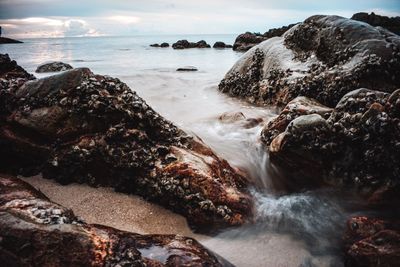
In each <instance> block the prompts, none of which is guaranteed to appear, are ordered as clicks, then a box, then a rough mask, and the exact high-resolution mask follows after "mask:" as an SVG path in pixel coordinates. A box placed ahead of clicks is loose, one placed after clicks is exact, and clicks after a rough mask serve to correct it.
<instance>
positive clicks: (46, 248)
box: [0, 175, 232, 267]
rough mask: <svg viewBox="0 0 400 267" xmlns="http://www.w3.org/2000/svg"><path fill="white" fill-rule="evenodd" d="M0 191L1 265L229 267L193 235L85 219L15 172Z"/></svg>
mask: <svg viewBox="0 0 400 267" xmlns="http://www.w3.org/2000/svg"><path fill="white" fill-rule="evenodd" d="M0 193H1V194H0V260H1V262H2V265H4V266H44V267H45V266H52V267H53V266H54V267H55V266H71V267H72V266H157V267H161V266H232V265H231V264H230V263H228V262H227V261H226V260H224V259H222V258H221V257H219V256H217V255H215V254H213V253H212V252H210V251H208V250H207V249H205V248H204V247H203V246H201V245H200V244H199V243H198V242H197V241H196V240H194V239H192V238H187V237H182V236H176V235H139V234H135V233H129V232H124V231H120V230H117V229H114V228H111V227H106V226H102V225H90V224H86V223H85V222H83V221H82V220H79V219H78V218H77V217H75V215H74V213H73V212H72V211H71V210H69V209H66V208H64V207H62V206H60V205H58V204H55V203H53V202H51V201H50V200H49V199H48V198H46V197H45V196H44V195H43V194H42V193H40V192H38V191H37V190H35V189H34V188H33V187H31V186H30V185H28V184H27V183H25V182H23V181H21V180H19V179H17V178H15V177H10V176H4V175H1V176H0Z"/></svg>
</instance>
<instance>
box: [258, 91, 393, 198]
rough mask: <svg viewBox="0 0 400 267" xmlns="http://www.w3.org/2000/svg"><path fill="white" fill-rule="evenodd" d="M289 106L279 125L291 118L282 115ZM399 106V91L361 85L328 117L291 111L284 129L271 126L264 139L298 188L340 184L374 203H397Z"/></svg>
mask: <svg viewBox="0 0 400 267" xmlns="http://www.w3.org/2000/svg"><path fill="white" fill-rule="evenodd" d="M320 108H321V110H322V111H324V108H323V107H320ZM325 109H326V111H327V113H328V111H329V109H328V108H325ZM288 110H290V107H287V108H285V109H284V111H283V112H282V114H281V115H279V116H278V119H277V122H276V123H275V124H276V125H278V126H279V122H280V121H283V124H286V123H287V121H286V120H280V119H279V118H280V117H285V116H286V115H287V113H288ZM399 111H400V90H396V91H395V92H393V93H392V94H391V95H390V94H387V93H384V92H380V91H373V90H369V89H358V90H354V91H352V92H349V93H348V94H346V95H345V96H344V97H343V98H342V99H341V100H340V101H339V103H338V104H337V105H336V107H335V108H334V110H333V111H332V113H331V114H330V116H325V118H323V117H322V116H321V115H319V114H318V113H317V112H316V113H315V114H311V115H302V116H299V117H296V116H293V118H294V117H296V118H295V119H294V120H292V121H291V122H290V123H289V124H288V125H287V127H286V128H285V129H284V130H282V129H283V128H284V125H283V126H282V127H278V126H276V127H272V126H271V125H269V126H267V127H266V128H265V129H264V134H263V136H262V140H263V141H264V143H265V144H266V145H267V146H269V151H270V155H271V160H272V162H274V163H276V164H277V165H279V166H281V167H282V170H283V171H284V172H285V173H286V174H287V177H288V183H289V184H290V183H294V184H295V185H296V186H297V189H298V188H299V187H298V186H299V185H300V186H304V185H310V184H311V185H318V186H320V185H322V184H325V185H334V186H340V187H345V188H351V189H356V190H357V191H358V192H359V193H360V194H361V195H363V196H366V197H367V198H368V199H369V201H370V203H371V204H378V203H380V204H382V203H383V202H385V203H386V204H389V205H393V206H395V205H396V203H399V202H398V200H399V196H398V194H396V192H398V190H399V189H400V180H399V177H400V165H399V162H400V112H399ZM322 113H325V112H322ZM289 115H290V113H289ZM328 115H329V114H328ZM328 117H329V118H328ZM286 118H287V117H286ZM271 124H272V125H274V122H272V123H271ZM275 130H276V131H275ZM269 131H272V132H269Z"/></svg>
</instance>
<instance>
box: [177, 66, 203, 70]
mask: <svg viewBox="0 0 400 267" xmlns="http://www.w3.org/2000/svg"><path fill="white" fill-rule="evenodd" d="M176 71H198V69H197V68H196V67H193V66H185V67H181V68H178V69H176Z"/></svg>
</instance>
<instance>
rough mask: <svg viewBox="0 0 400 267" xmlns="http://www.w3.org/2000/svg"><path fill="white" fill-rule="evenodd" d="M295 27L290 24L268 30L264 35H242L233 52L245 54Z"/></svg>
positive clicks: (248, 33) (237, 39) (234, 45)
mask: <svg viewBox="0 0 400 267" xmlns="http://www.w3.org/2000/svg"><path fill="white" fill-rule="evenodd" d="M294 25H295V24H290V25H288V26H283V27H281V28H273V29H270V30H268V31H267V32H265V33H264V34H260V33H251V32H246V33H243V34H240V35H239V36H238V37H236V40H235V43H234V44H233V50H235V51H241V52H245V51H247V50H249V49H250V48H252V47H254V46H255V45H257V44H259V43H261V42H263V41H265V40H268V39H270V38H272V37H278V36H282V34H284V33H285V32H286V31H287V30H289V29H290V28H292V27H293V26H294Z"/></svg>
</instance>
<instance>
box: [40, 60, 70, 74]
mask: <svg viewBox="0 0 400 267" xmlns="http://www.w3.org/2000/svg"><path fill="white" fill-rule="evenodd" d="M70 69H73V68H72V66H71V65H69V64H67V63H63V62H59V61H55V62H50V63H46V64H43V65H40V66H38V67H37V69H36V71H35V72H36V73H43V72H59V71H66V70H70Z"/></svg>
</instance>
